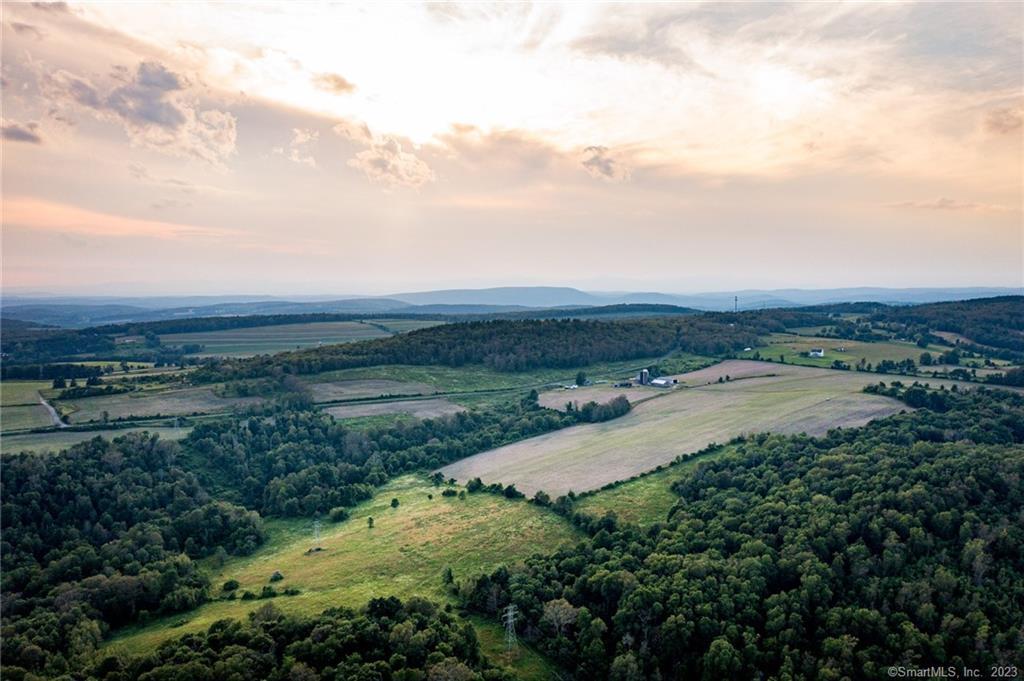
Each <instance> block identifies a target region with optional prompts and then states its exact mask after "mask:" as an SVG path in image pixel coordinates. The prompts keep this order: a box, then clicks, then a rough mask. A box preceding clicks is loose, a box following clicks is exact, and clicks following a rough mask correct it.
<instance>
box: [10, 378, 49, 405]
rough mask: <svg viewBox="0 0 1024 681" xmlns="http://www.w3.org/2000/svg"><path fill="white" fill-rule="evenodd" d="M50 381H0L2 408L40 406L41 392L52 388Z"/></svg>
mask: <svg viewBox="0 0 1024 681" xmlns="http://www.w3.org/2000/svg"><path fill="white" fill-rule="evenodd" d="M51 385H52V384H51V382H50V381H0V406H3V407H15V406H32V405H37V404H39V391H40V390H46V389H48V388H49V387H50V386H51Z"/></svg>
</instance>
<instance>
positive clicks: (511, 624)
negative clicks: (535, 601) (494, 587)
mask: <svg viewBox="0 0 1024 681" xmlns="http://www.w3.org/2000/svg"><path fill="white" fill-rule="evenodd" d="M501 621H502V622H504V623H505V654H506V655H508V656H509V657H511V656H512V651H513V650H514V649H515V648H516V647H517V646H518V645H519V639H518V638H516V606H514V605H512V604H511V603H509V604H508V606H507V607H506V608H505V611H504V612H503V613H502V615H501Z"/></svg>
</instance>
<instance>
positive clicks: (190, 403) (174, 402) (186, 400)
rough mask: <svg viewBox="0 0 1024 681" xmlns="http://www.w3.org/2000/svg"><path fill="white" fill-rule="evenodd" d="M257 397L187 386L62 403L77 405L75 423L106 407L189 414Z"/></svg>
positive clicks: (128, 413)
mask: <svg viewBox="0 0 1024 681" xmlns="http://www.w3.org/2000/svg"><path fill="white" fill-rule="evenodd" d="M259 401H260V398H257V397H218V396H217V395H215V394H214V392H213V390H211V389H210V388H185V389H182V390H163V391H159V392H147V391H139V392H132V393H122V394H120V395H104V396H102V397H85V398H82V399H79V400H74V401H72V402H64V403H62V404H63V405H65V406H73V407H74V409H75V411H73V412H72V413H71V414H70V416H69V421H70V422H71V423H86V422H89V421H99V420H101V419H102V417H103V412H104V411H106V412H107V415H108V416H109V418H111V419H117V418H128V417H146V416H188V415H190V414H195V413H199V414H211V413H219V412H226V411H230V410H231V409H232V408H234V407H240V406H245V405H249V404H255V403H257V402H259Z"/></svg>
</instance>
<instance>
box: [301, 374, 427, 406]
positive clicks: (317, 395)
mask: <svg viewBox="0 0 1024 681" xmlns="http://www.w3.org/2000/svg"><path fill="white" fill-rule="evenodd" d="M309 389H310V390H311V391H312V393H313V400H314V401H315V402H337V401H339V400H357V399H362V398H365V397H384V396H387V395H430V394H432V393H434V389H433V388H431V387H430V386H429V385H427V384H425V383H413V382H406V381H391V380H387V379H357V380H352V381H332V382H330V383H311V384H310V386H309Z"/></svg>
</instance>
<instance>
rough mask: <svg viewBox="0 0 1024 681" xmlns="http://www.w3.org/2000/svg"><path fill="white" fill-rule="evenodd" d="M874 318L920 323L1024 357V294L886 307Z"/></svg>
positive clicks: (873, 318) (932, 329)
mask: <svg viewBox="0 0 1024 681" xmlns="http://www.w3.org/2000/svg"><path fill="white" fill-rule="evenodd" d="M871 320H872V321H873V322H875V323H886V324H897V325H902V326H903V327H906V328H910V329H911V330H912V327H913V326H914V325H918V326H920V327H924V328H926V329H929V330H931V331H947V332H951V333H957V334H960V335H961V336H964V337H966V338H969V339H970V340H972V341H974V342H975V343H977V344H979V345H983V346H989V347H992V348H1000V349H1004V350H1012V351H1014V352H1015V353H1017V355H1015V357H1016V358H1018V359H1019V358H1024V296H999V297H996V298H984V299H981V300H964V301H956V302H948V303H932V304H929V305H915V306H913V307H893V308H886V309H884V310H879V311H877V312H876V313H875V314H873V315H872V316H871ZM969 349H971V348H969ZM972 351H973V349H972ZM1006 359H1014V357H1007V358H1006Z"/></svg>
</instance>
